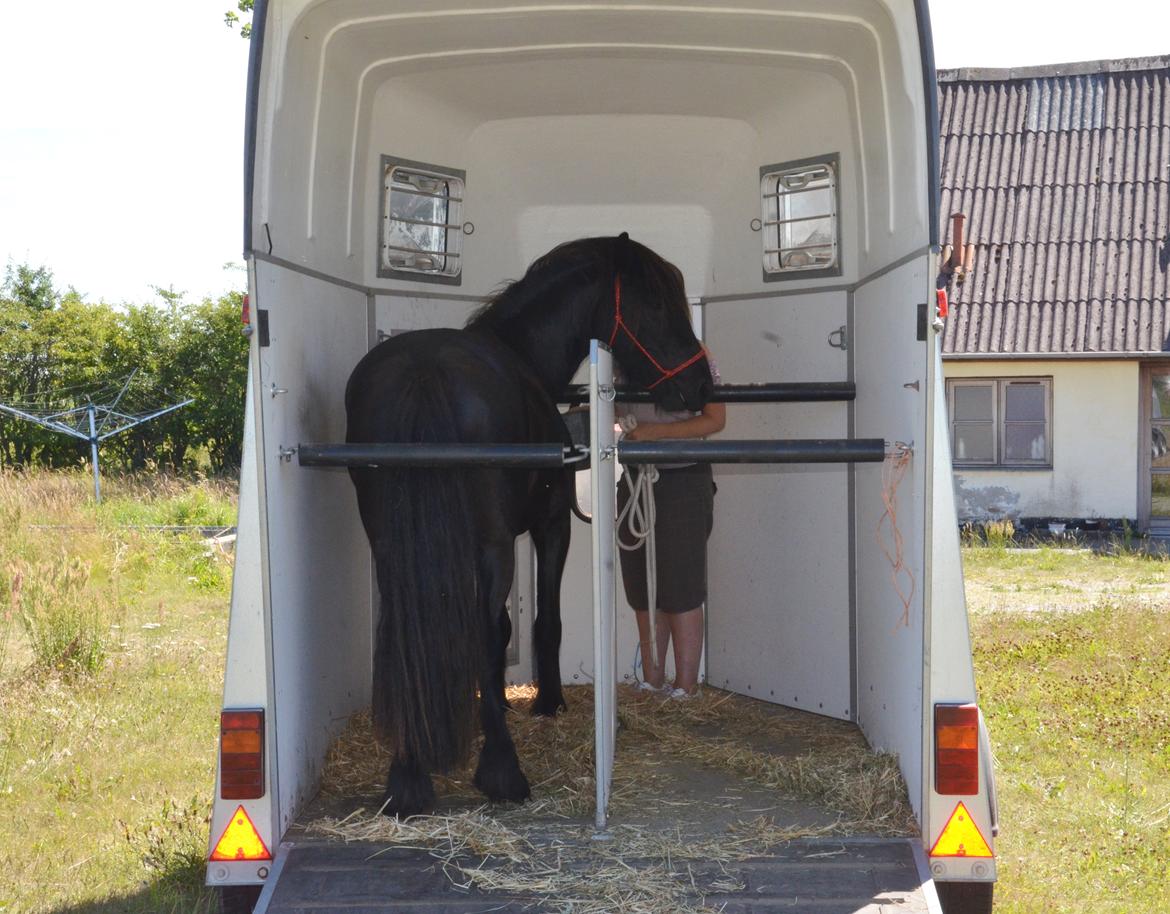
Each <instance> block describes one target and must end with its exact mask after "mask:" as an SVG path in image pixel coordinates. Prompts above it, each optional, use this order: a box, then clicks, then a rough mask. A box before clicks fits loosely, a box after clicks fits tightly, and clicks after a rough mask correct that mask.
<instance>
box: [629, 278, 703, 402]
mask: <svg viewBox="0 0 1170 914" xmlns="http://www.w3.org/2000/svg"><path fill="white" fill-rule="evenodd" d="M618 330H621V331H622V332H623V333H625V335H626V336H628V337H629V338H630V341H631V342H632V343H633V344H634V345H635V346H637V347H638V351H639V352H640V353H642V355H644V356H646V358H647V359H648V360H649V362H650V364H651V365H653V366H654V367H655V368H657V369H658V373H659V374H660V375H661V377H660V378H659V379H658V380H657V381H655V382H654V383H653V384H651V385H649V386H648V387H647V388H646V389H647V390H653V389H654V388H655V387H657V386H658V385H659V384H661V383H662V382H663V381H666V380H668V379H670V378H673V377H674V376H675V375H676V374H678V373H679V372H680V371H683V370H684V369H686V368H689V367H690V366H692V365H694V364H695V362H697V361H699V359H701V358H703V347H702V346H700V347H699V351H698V352H696V353H695V354H694V355H693V356H691V357H690V358H689V359H687V360H686V361H685V362H682V363H681V364H679V365H676V366H675V367H674V368H663V367H662V366H661V365H659V364H658V360H657V359H656V358H654V356H652V355H651V354H650V351H649V350H648V349H647V348H646V347H645V346H643V345H642V344H641V343H640V342H639V341H638V338H637V337H636V336H634V332H633V331H632V330H630V328H629V325H627V324H626V322H625V321H624V320H623V319H622V277H621V275H620V274H616V273H615V274H614V277H613V333H611V334H610V335H609V345H610V348H611V349H612V348H613V341H614V340H616V339H617V335H618Z"/></svg>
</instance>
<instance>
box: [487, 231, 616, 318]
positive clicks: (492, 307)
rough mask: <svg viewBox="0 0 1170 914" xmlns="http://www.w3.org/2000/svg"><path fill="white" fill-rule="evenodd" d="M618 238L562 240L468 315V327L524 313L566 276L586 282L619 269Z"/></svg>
mask: <svg viewBox="0 0 1170 914" xmlns="http://www.w3.org/2000/svg"><path fill="white" fill-rule="evenodd" d="M617 242H618V239H617V238H579V239H577V240H576V241H566V242H565V243H564V244H559V245H557V246H556V247H555V248H553V249H552V250H551V251H549V252H548V253H547V254H543V255H541V256H540V257H538V258H537V259H536V260H534V261H533V262H532V263H531V264H530V265H529V267H528V269H527V270H526V271H525V273H524V276H523V277H521V278H520V279H517V280H514V281H513V282H511V283H509V284H508V285H506V286H504V287H503V288H502V289H500V290H499V291H498V292H496V293H495V294H494V295H493V296H492V297H491V298H489V299H488V300H487V302H486V303H485V304H484V305H483V307H481V308H479V309H478V310H476V311H475V313H474V314H472V315H471V317H470V318H468V321H467V327H469V328H472V327H490V326H493V325H496V324H500V323H504V322H506V321H511V320H514V319H516V318H518V317H520V316H521V315H522V314H523V313H524V312H525V310H526V309H527V308H528V307H529V305H531V304H533V303H534V302H538V301H540V300H541V299H543V298H545V297H546V296H547V295H548V294H549V293H550V292H551V291H552V290H554V289H556V288H558V287H559V286H560V285H561V284H562V283H563V282H564V281H565V280H566V279H568V278H570V277H574V278H577V280H578V282H579V283H580V284H581V285H582V286H584V285H586V284H588V283H590V282H593V281H596V280H598V279H600V278H601V277H602V276H606V275H612V274H613V273H614V272H615V271H616V269H617V257H616V255H615V254H616V252H615V246H616V243H617Z"/></svg>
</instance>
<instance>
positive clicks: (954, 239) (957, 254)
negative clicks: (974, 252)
mask: <svg viewBox="0 0 1170 914" xmlns="http://www.w3.org/2000/svg"><path fill="white" fill-rule="evenodd" d="M966 219H967V217H966V216H964V215H963V214H962V213H952V214H951V264H950V266H951V270H952V271H953V270H959V269H962V267H963V223H964V221H966Z"/></svg>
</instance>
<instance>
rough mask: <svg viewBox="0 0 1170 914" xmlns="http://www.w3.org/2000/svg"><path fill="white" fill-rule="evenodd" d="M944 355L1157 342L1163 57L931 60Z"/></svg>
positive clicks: (1165, 84)
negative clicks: (952, 272)
mask: <svg viewBox="0 0 1170 914" xmlns="http://www.w3.org/2000/svg"><path fill="white" fill-rule="evenodd" d="M938 80H939V116H940V122H941V130H940V141H941V149H940V172H941V174H940V177H941V181H942V203H941V213H940V215H941V218H942V221H943V232H942V234H943V240H944V241H946V240H949V238H950V224H949V217H950V214H952V213H957V212H961V213H964V214H966V216H967V225H966V239H967V241H970V242H973V243H974V244H975V245H976V253H975V262H974V267H973V269H972V272H971V274H970V275H969V276H968V277H967V280H966V282H965V283H964V284H962V285H959V284H958V283H956V282H953V281H952V282H951V284H950V286H949V288H948V292H949V296H950V301H951V317H950V319H949V320H948V321H947V327H946V330H945V331H944V334H943V353H944V354H945V355H998V354H1005V353H1010V354H1013V355H1022V354H1026V353H1035V354H1037V355H1041V356H1048V357H1052V356H1060V355H1066V354H1086V355H1087V354H1092V353H1106V354H1115V355H1116V354H1123V353H1135V352H1168V353H1170V281H1168V278H1167V277H1168V275H1170V57H1159V58H1143V59H1138V60H1121V61H1098V62H1095V63H1090V64H1071V65H1062V66H1054V67H1036V68H1030V69H1025V70H943V71H940V72H939V74H938Z"/></svg>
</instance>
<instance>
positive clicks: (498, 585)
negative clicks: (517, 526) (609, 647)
mask: <svg viewBox="0 0 1170 914" xmlns="http://www.w3.org/2000/svg"><path fill="white" fill-rule="evenodd" d="M512 550H513V546H512V543H511V541H508V542H506V543H504V544H501V545H499V546H497V547H491V548H488V549H485V550H484V554H483V558H482V559H481V560H480V584H481V586H480V594H481V596H480V599H481V601H483V602H482V608H483V610H484V612H486V613H487V614H488V624H487V625H486V626H485V627H484V628H485V633H486V635H485V641H486V643H485V645H484V648H485V650H486V651H487V657H486V660H487V662H486V663H485V664H484V665H483V674H482V679H481V681H480V694H479V718H480V723H481V724H482V726H483V749H482V750H481V751H480V754H479V765H478V767H477V768H476V769H475V786H476V787H478V788H479V789H480V790H482V791H483V792H484V793H485V794H486V795H487V798H488V799H489V800H493V801H501V800H504V801H512V802H521V801H523V800H527V799H528V797H529V796H530V795H531V791H530V790H529V788H528V778H526V777H525V776H524V772H523V771H521V770H520V760H519V759H518V758H517V757H516V745H515V743H513V742H512V736H511V734H510V733H509V732H508V724H507V721H506V720H505V714H506V713H507V705H506V702H505V699H504V666H505V664H506V662H507V651H508V638H509V637H510V635H511V631H512V627H511V625H510V624H507V613H506V611H505V609H504V601H505V600H506V599H507V597H508V590H509V589H510V588H511V586H512V573H513V569H514V565H515V554H514V553H513V551H512Z"/></svg>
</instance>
